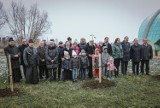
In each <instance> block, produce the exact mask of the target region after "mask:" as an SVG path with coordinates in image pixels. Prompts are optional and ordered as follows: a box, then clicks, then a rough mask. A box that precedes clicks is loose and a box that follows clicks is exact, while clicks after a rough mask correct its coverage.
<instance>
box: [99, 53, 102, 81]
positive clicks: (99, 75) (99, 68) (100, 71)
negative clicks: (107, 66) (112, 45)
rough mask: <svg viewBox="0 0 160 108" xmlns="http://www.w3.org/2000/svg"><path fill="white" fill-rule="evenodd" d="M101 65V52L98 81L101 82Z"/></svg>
mask: <svg viewBox="0 0 160 108" xmlns="http://www.w3.org/2000/svg"><path fill="white" fill-rule="evenodd" d="M101 66H102V62H101V54H99V83H101V82H102V76H101Z"/></svg>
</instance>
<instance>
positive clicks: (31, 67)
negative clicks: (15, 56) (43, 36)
mask: <svg viewBox="0 0 160 108" xmlns="http://www.w3.org/2000/svg"><path fill="white" fill-rule="evenodd" d="M23 60H24V63H25V66H26V67H27V72H26V83H29V84H37V83H38V82H39V78H38V70H37V65H38V55H37V49H36V48H34V42H33V40H32V39H30V40H29V46H28V47H27V48H26V49H25V50H24V53H23Z"/></svg>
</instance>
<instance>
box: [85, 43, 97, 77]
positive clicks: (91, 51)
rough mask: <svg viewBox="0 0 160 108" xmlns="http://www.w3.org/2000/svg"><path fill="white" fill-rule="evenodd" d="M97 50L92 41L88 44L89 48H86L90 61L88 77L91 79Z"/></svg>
mask: <svg viewBox="0 0 160 108" xmlns="http://www.w3.org/2000/svg"><path fill="white" fill-rule="evenodd" d="M95 49H96V44H95V43H94V40H91V41H90V42H88V43H87V47H86V50H87V51H86V52H87V56H88V60H89V67H88V69H89V73H88V76H89V78H91V79H92V78H93V68H92V57H93V55H94V54H95Z"/></svg>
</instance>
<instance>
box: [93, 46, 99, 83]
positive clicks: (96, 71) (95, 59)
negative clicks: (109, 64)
mask: <svg viewBox="0 0 160 108" xmlns="http://www.w3.org/2000/svg"><path fill="white" fill-rule="evenodd" d="M92 66H93V67H94V76H95V80H98V79H99V49H98V48H96V49H95V54H94V55H93V56H92Z"/></svg>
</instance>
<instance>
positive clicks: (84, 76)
mask: <svg viewBox="0 0 160 108" xmlns="http://www.w3.org/2000/svg"><path fill="white" fill-rule="evenodd" d="M81 70H82V80H85V79H86V71H87V69H86V68H83V69H81Z"/></svg>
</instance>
